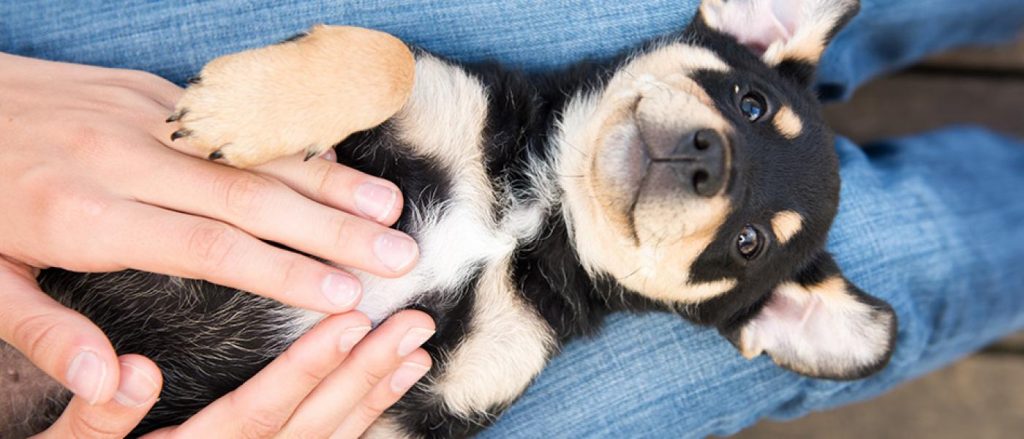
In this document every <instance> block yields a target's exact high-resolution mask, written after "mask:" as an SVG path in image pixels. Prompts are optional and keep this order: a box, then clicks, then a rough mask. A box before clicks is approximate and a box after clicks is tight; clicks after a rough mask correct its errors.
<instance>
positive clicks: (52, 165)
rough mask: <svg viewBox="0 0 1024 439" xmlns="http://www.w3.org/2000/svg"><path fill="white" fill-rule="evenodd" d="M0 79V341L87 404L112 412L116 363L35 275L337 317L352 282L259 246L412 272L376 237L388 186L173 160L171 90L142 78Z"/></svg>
mask: <svg viewBox="0 0 1024 439" xmlns="http://www.w3.org/2000/svg"><path fill="white" fill-rule="evenodd" d="M0 65H2V66H3V69H0V103H2V105H0V132H2V133H3V136H0V194H3V195H2V196H0V256H2V258H0V303H3V304H4V306H3V307H2V308H0V339H2V340H4V341H6V342H8V343H10V344H11V345H12V346H14V347H15V348H17V349H18V350H20V351H21V352H23V353H24V354H25V355H26V356H27V357H28V358H29V359H30V360H31V361H32V362H33V363H35V364H36V365H37V366H39V367H40V368H41V369H42V370H43V371H45V372H46V373H47V374H49V375H50V376H52V377H54V378H55V379H56V380H58V381H59V382H61V383H62V384H63V385H65V386H67V387H68V388H69V389H71V390H72V391H73V392H74V393H75V394H76V395H78V396H80V397H82V398H83V399H84V401H88V402H90V403H93V404H101V403H106V402H108V401H110V400H111V398H112V397H113V396H114V395H115V393H116V390H117V385H118V383H119V382H120V381H121V380H122V377H121V371H122V368H121V367H120V366H119V364H120V362H119V361H118V359H117V357H116V356H115V353H114V350H113V348H112V347H111V346H110V343H109V342H108V341H107V339H106V337H105V336H104V335H103V333H102V332H101V331H100V329H99V328H97V327H96V326H95V325H93V324H92V323H91V322H89V321H88V320H87V319H85V318H84V317H82V316H81V315H79V314H77V313H75V312H72V311H70V310H68V309H66V308H64V307H62V306H61V305H60V304H58V303H57V302H55V301H53V300H52V299H50V298H49V297H48V296H46V295H45V294H43V293H42V292H41V291H39V288H38V286H37V285H36V283H35V274H36V270H37V269H40V268H46V267H62V268H65V269H69V270H73V271H83V272H97V271H116V270H121V269H125V268H135V269H140V270H145V271H151V272H156V273H163V274H168V275H173V276H182V277H188V278H201V279H206V280H209V281H211V282H215V283H218V284H222V285H227V286H231V287H234V288H238V289H242V290H246V291H251V292H254V293H256V294H260V295H264V296H267V297H271V298H274V299H277V300H280V301H282V302H284V303H287V304H290V305H295V306H300V307H304V308H309V309H313V310H317V311H321V312H326V313H337V312H344V311H348V310H351V309H352V308H353V307H354V306H355V305H356V304H357V303H358V301H359V299H360V294H361V293H360V286H359V283H358V282H357V280H356V279H355V278H354V277H353V276H352V275H350V274H349V273H346V272H344V271H342V270H339V269H337V268H334V267H332V266H329V265H327V264H323V263H320V262H318V261H316V260H314V259H311V258H308V257H305V256H302V255H299V254H296V253H293V252H289V251H286V250H282V249H279V248H276V247H274V246H271V245H269V244H266V243H264V242H263V241H261V240H267V241H274V242H279V243H282V244H285V245H287V246H289V247H292V248H295V249H297V250H300V251H303V252H305V253H308V254H312V255H315V256H319V257H322V258H324V259H327V260H330V261H334V262H336V263H339V264H341V265H344V266H349V267H355V268H358V269H361V270H364V271H367V272H370V273H373V274H377V275H380V276H388V277H391V276H398V275H401V274H403V273H404V272H406V271H408V270H409V269H410V268H411V266H412V265H414V263H415V260H416V258H417V248H416V244H415V243H414V242H413V241H412V240H411V239H410V238H409V237H407V236H405V235H404V234H401V233H399V232H397V231H394V230H390V229H388V228H387V227H386V226H387V225H390V224H392V223H393V222H394V221H395V220H396V219H397V218H398V215H399V213H400V211H401V207H402V206H401V204H402V202H401V200H402V197H401V196H400V194H398V189H397V188H396V187H395V186H394V185H393V184H391V183H389V182H387V181H384V180H381V179H378V178H374V177H370V176H367V175H364V174H361V173H359V172H356V171H354V170H352V169H349V168H346V167H344V166H340V165H338V164H336V163H333V162H332V161H329V160H314V161H311V162H309V163H303V162H302V161H301V158H296V157H290V158H285V159H281V160H278V161H275V162H272V163H268V164H266V165H263V166H261V167H259V168H257V169H256V172H255V173H254V172H248V171H241V170H237V169H232V168H229V167H226V166H222V165H218V164H216V163H211V162H209V161H206V160H203V159H199V158H195V157H191V156H189V155H187V154H183V153H182V152H185V153H188V152H189V151H188V150H187V148H188V146H187V143H184V142H182V141H181V140H179V141H178V142H174V143H173V144H172V143H171V142H170V135H171V133H172V132H173V131H174V129H176V127H175V126H174V125H173V124H167V123H165V122H164V119H166V118H167V116H168V115H169V114H171V112H172V108H173V106H174V104H175V101H176V100H177V99H178V97H179V96H180V95H181V93H182V90H181V89H180V88H178V87H176V86H174V85H173V84H171V83H169V82H167V81H165V80H163V79H161V78H159V77H156V76H153V75H150V74H147V73H142V72H135V71H127V70H117V69H105V68H98V67H90V66H81V65H73V64H65V63H56V62H48V61H40V60H33V59H29V58H22V57H17V56H12V55H5V54H0ZM171 148H179V149H180V150H178V151H176V150H173V149H171ZM130 361H131V362H136V361H141V360H138V359H135V360H130ZM139 367H142V366H139Z"/></svg>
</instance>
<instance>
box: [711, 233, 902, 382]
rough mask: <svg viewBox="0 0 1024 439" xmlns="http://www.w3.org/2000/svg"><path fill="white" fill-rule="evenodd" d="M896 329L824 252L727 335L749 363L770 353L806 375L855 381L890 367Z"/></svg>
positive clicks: (882, 307) (884, 307) (881, 306)
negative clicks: (887, 366)
mask: <svg viewBox="0 0 1024 439" xmlns="http://www.w3.org/2000/svg"><path fill="white" fill-rule="evenodd" d="M896 326H897V322H896V314H895V313H893V310H892V308H891V307H890V306H889V305H888V304H887V303H885V302H883V301H881V300H878V299H876V298H874V297H871V296H869V295H867V294H865V293H864V292H863V291H861V290H860V289H858V288H857V287H856V286H854V285H853V284H852V283H850V281H848V280H846V278H844V277H843V275H842V273H840V272H839V267H838V266H837V265H836V263H835V262H834V261H833V259H832V257H831V256H830V255H829V254H828V253H826V252H824V251H822V252H821V253H820V254H819V255H818V256H817V257H816V258H815V259H814V260H813V261H812V262H811V263H810V264H809V265H808V266H807V267H806V268H804V269H803V270H801V271H800V272H799V273H797V274H796V275H795V276H793V277H792V278H791V279H789V280H787V281H786V282H783V283H781V284H780V285H778V286H777V287H776V288H775V289H774V290H773V291H772V292H771V293H770V295H769V296H768V298H767V301H766V302H765V303H764V305H763V307H762V308H761V309H760V310H759V311H758V312H756V313H755V314H754V315H753V316H750V317H749V318H748V319H747V320H746V321H744V322H742V323H740V324H739V325H733V327H732V328H730V329H729V330H728V331H723V332H724V335H725V336H726V338H728V339H729V341H731V342H732V343H733V344H734V345H735V346H736V348H737V349H739V350H740V353H742V354H743V356H744V357H747V358H748V359H749V358H754V357H756V356H758V355H760V354H761V353H767V354H768V355H769V356H771V358H772V360H774V361H775V362H776V363H777V364H779V365H780V366H782V367H785V368H787V369H790V370H792V371H794V372H797V373H800V374H803V375H808V376H812V377H818V378H829V379H856V378H863V377H865V376H868V375H871V374H873V373H875V372H877V371H879V370H881V369H882V368H883V367H884V366H885V365H886V363H888V362H889V357H890V356H891V355H892V350H893V343H894V342H895V336H896Z"/></svg>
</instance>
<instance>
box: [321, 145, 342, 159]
mask: <svg viewBox="0 0 1024 439" xmlns="http://www.w3.org/2000/svg"><path fill="white" fill-rule="evenodd" d="M320 158H322V159H324V160H327V161H329V162H337V161H338V153H336V152H334V148H327V151H324V153H323V154H321V155H320Z"/></svg>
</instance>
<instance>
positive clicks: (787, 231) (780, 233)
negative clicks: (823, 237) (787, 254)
mask: <svg viewBox="0 0 1024 439" xmlns="http://www.w3.org/2000/svg"><path fill="white" fill-rule="evenodd" d="M803 224H804V218H803V217H802V216H800V214H799V213H796V212H793V211H792V210H784V211H782V212H779V213H776V214H775V216H774V217H772V231H773V232H775V238H776V239H778V240H779V244H785V243H786V242H789V240H790V238H792V237H793V235H796V234H797V233H798V232H799V231H800V229H801V228H803Z"/></svg>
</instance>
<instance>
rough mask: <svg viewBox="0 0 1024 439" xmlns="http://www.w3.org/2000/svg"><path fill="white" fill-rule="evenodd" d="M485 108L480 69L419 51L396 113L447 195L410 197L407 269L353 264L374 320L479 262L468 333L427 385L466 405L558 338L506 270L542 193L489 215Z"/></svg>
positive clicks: (531, 229) (364, 306) (518, 384)
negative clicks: (372, 269) (474, 72)
mask: <svg viewBox="0 0 1024 439" xmlns="http://www.w3.org/2000/svg"><path fill="white" fill-rule="evenodd" d="M487 109H488V108H487V92H486V90H485V88H484V86H483V85H482V84H481V83H480V82H479V81H478V80H477V79H475V78H474V77H472V76H470V75H469V74H467V73H466V72H464V71H463V70H461V69H460V68H458V67H455V66H452V65H449V64H447V63H444V62H442V61H440V60H438V59H436V58H433V57H430V56H420V57H419V58H418V59H417V65H416V85H415V86H414V88H413V93H412V96H411V97H410V99H409V102H408V103H407V104H406V106H405V107H404V108H403V109H402V110H401V111H400V112H399V113H398V115H396V117H395V118H394V119H393V123H394V127H395V131H396V132H397V133H399V134H398V135H399V136H400V137H401V138H402V140H403V143H405V144H408V145H410V146H411V147H412V148H414V149H415V151H413V152H415V153H417V154H420V155H422V156H426V157H431V158H434V159H436V160H438V162H439V163H440V165H441V166H442V168H444V169H445V170H446V171H447V172H448V173H449V175H450V176H451V179H452V185H451V192H450V198H449V199H448V200H446V201H445V202H444V203H442V204H440V205H434V206H411V207H407V208H413V209H415V210H414V211H412V218H413V220H412V222H411V227H410V229H411V230H410V232H411V234H412V235H413V236H414V238H416V240H417V242H418V243H419V245H420V262H419V263H418V264H417V266H416V267H415V268H414V269H413V270H412V271H411V272H410V273H409V274H407V275H405V276H402V277H400V278H397V279H385V278H379V277H375V276H371V275H368V274H366V273H356V274H357V276H359V278H360V280H361V281H362V282H363V286H364V297H363V301H362V303H361V304H360V306H359V310H360V311H362V312H364V313H366V314H367V316H369V317H370V318H371V319H372V320H373V321H374V322H380V321H381V320H382V319H384V318H386V317H387V316H388V315H390V314H392V313H393V312H395V311H396V310H398V309H400V308H402V307H404V306H408V305H409V304H412V303H415V302H416V300H417V298H418V297H420V296H421V295H423V294H427V293H432V292H439V291H457V289H456V288H454V287H457V286H459V285H461V284H463V283H465V282H466V281H468V277H470V276H473V275H475V274H476V273H477V272H478V270H482V271H480V273H481V275H480V277H479V279H478V280H477V284H476V288H475V289H474V294H476V297H475V298H474V299H475V300H474V307H473V310H472V311H471V321H470V322H469V323H470V324H469V327H468V331H467V333H466V336H465V338H464V339H463V340H461V342H460V343H459V344H458V345H457V346H455V348H453V349H452V350H451V351H450V352H447V353H446V357H447V360H448V361H447V363H446V367H445V370H444V372H443V373H441V374H440V375H437V376H436V377H434V379H433V381H432V382H431V383H429V384H430V386H431V387H432V392H431V393H433V394H435V395H437V396H438V397H440V398H441V399H442V400H443V402H444V404H445V405H446V406H447V407H448V408H449V409H451V410H452V411H453V412H455V413H459V414H463V415H469V414H472V413H474V412H478V411H483V410H485V409H487V408H489V407H491V406H493V405H495V404H501V403H506V402H509V401H511V400H512V399H514V398H515V397H517V396H518V395H519V394H520V393H522V391H523V390H525V388H526V386H527V385H528V384H529V382H530V381H531V380H532V379H533V377H534V376H536V374H537V373H539V372H540V370H541V368H543V366H544V364H545V363H546V362H547V359H548V357H549V356H550V355H551V353H552V352H553V350H554V346H555V341H554V340H555V339H554V334H553V331H552V330H551V328H550V327H549V326H548V325H547V324H546V323H545V322H544V321H543V319H542V318H541V317H540V315H539V314H538V313H537V312H536V311H535V310H534V309H533V308H531V307H530V306H529V305H528V304H526V303H525V302H524V301H523V299H522V298H521V297H520V296H519V295H518V294H517V293H516V291H515V290H514V289H513V286H512V284H511V281H510V280H509V276H508V272H509V271H508V266H509V261H510V260H511V257H512V253H513V252H514V250H515V248H516V245H517V243H518V242H521V241H522V240H529V239H532V238H533V237H534V236H535V235H536V234H537V233H538V231H539V229H540V226H541V224H542V219H543V214H544V212H545V209H546V207H547V206H546V204H547V201H548V200H547V199H544V201H541V202H532V203H523V204H518V203H512V204H513V206H512V207H511V208H510V209H509V210H508V211H506V212H505V215H504V216H505V218H504V219H503V220H502V221H501V222H500V223H497V222H495V220H494V213H493V209H494V205H495V202H494V201H495V200H494V191H493V190H492V186H491V182H490V181H488V176H487V173H486V171H485V169H484V162H483V156H484V153H483V150H482V147H483V146H482V140H483V139H482V138H481V136H482V132H483V129H484V123H485V117H486V114H487ZM541 171H542V170H541V169H538V172H537V175H538V177H537V178H538V179H539V180H538V181H541V180H543V177H539V176H540V175H545V173H544V172H541ZM542 198H543V197H542ZM437 299H438V298H437V297H432V300H437ZM442 299H444V298H442ZM448 299H450V300H452V301H455V300H458V299H459V298H458V297H450V298H448Z"/></svg>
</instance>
